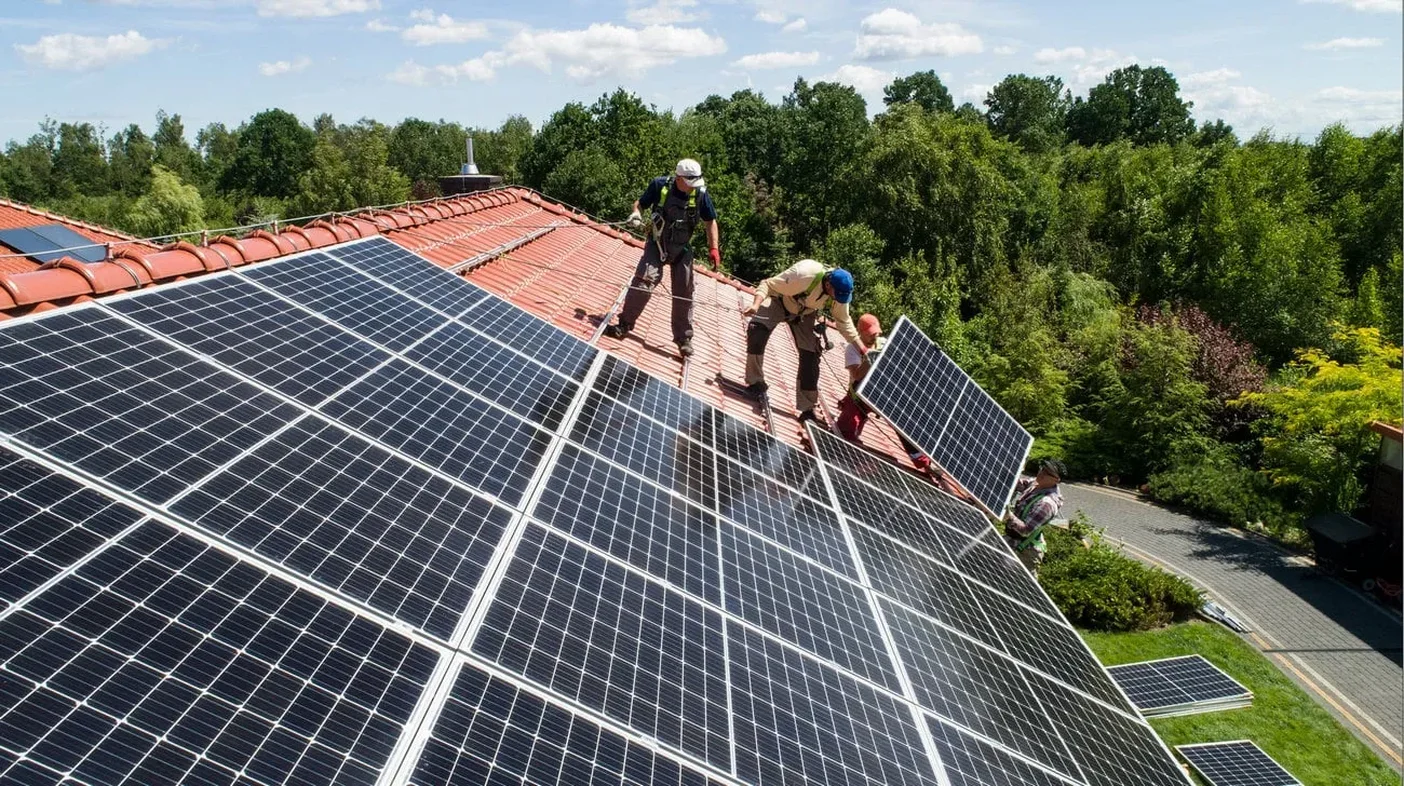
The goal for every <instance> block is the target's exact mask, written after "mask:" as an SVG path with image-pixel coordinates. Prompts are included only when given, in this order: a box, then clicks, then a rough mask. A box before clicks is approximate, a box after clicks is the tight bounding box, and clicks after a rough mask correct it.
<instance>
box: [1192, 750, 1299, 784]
mask: <svg viewBox="0 0 1404 786" xmlns="http://www.w3.org/2000/svg"><path fill="white" fill-rule="evenodd" d="M1175 750H1177V751H1179V752H1180V755H1181V756H1184V757H1185V760H1186V761H1188V762H1189V763H1190V766H1191V767H1193V768H1194V769H1195V771H1196V772H1198V773H1199V774H1200V776H1201V777H1203V778H1204V781H1205V782H1206V783H1208V784H1209V786H1302V782H1301V781H1299V780H1297V779H1296V778H1294V777H1292V774H1291V773H1290V772H1288V771H1287V770H1285V769H1283V768H1282V765H1281V764H1278V763H1277V762H1276V761H1275V760H1273V758H1272V757H1271V756H1269V755H1267V754H1266V753H1264V752H1263V749H1262V748H1259V747H1258V746H1257V745H1256V744H1255V743H1253V742H1251V741H1249V740H1235V741H1233V742H1206V743H1202V744H1198V745H1177V746H1176V747H1175Z"/></svg>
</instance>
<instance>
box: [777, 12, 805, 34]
mask: <svg viewBox="0 0 1404 786" xmlns="http://www.w3.org/2000/svg"><path fill="white" fill-rule="evenodd" d="M806 27H809V23H808V22H806V21H804V17H802V16H801V17H800V18H798V19H795V20H793V21H790V22H786V23H785V26H784V27H782V28H780V32H782V33H803V32H804V30H805V28H806Z"/></svg>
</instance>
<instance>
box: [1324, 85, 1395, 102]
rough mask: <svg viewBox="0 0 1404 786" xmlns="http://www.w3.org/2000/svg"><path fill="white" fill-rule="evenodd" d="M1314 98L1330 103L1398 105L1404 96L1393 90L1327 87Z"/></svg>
mask: <svg viewBox="0 0 1404 786" xmlns="http://www.w3.org/2000/svg"><path fill="white" fill-rule="evenodd" d="M1316 98H1317V100H1320V101H1326V102H1330V103H1347V104H1374V103H1395V104H1397V103H1400V101H1401V100H1404V96H1401V95H1400V94H1399V93H1397V92H1394V91H1393V90H1359V89H1357V88H1354V87H1328V88H1325V89H1324V90H1318V91H1317V92H1316Z"/></svg>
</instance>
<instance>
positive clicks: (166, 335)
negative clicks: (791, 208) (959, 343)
mask: <svg viewBox="0 0 1404 786" xmlns="http://www.w3.org/2000/svg"><path fill="white" fill-rule="evenodd" d="M0 371H3V372H4V377H3V378H4V379H5V380H6V382H5V383H4V384H3V385H0V440H3V442H4V444H5V445H7V446H8V447H9V448H12V449H13V450H12V452H3V448H0V482H3V484H4V485H3V492H4V496H3V497H0V511H3V512H5V513H7V514H9V515H8V519H7V521H8V522H9V523H7V524H6V525H5V526H4V527H3V529H0V602H3V604H4V605H0V781H6V782H9V781H14V782H54V783H57V782H69V783H85V784H109V783H118V782H132V783H141V784H159V783H175V782H189V783H201V784H205V783H212V784H215V783H241V784H316V783H352V784H354V783H367V784H369V783H377V782H384V783H414V784H443V783H454V784H459V783H461V784H480V783H485V782H491V783H497V782H501V783H531V784H582V783H591V784H594V783H599V784H618V783H629V784H651V783H668V784H712V783H716V784H725V783H755V784H773V783H777V784H778V783H784V784H791V783H825V784H854V785H855V786H857V785H859V784H861V785H863V786H877V784H943V783H944V784H954V785H955V786H966V785H971V786H973V784H1095V785H1096V786H1112V784H1117V786H1120V784H1124V783H1133V782H1134V783H1145V784H1152V785H1158V784H1166V785H1167V786H1168V784H1183V783H1184V782H1185V781H1184V779H1183V776H1182V775H1181V774H1180V772H1179V770H1178V768H1177V767H1176V766H1175V764H1174V762H1173V761H1172V760H1171V759H1170V757H1169V754H1168V752H1167V751H1166V749H1165V748H1164V746H1163V745H1161V744H1160V743H1159V741H1158V740H1156V738H1155V737H1154V735H1153V733H1152V732H1151V731H1150V728H1149V727H1148V726H1147V725H1146V724H1145V722H1144V721H1143V720H1141V719H1140V718H1139V717H1137V716H1136V714H1135V713H1134V711H1133V710H1132V709H1131V707H1130V705H1129V704H1127V703H1126V701H1125V699H1124V697H1123V696H1122V695H1121V694H1120V692H1119V691H1118V690H1117V689H1116V687H1115V685H1114V684H1112V683H1111V681H1110V679H1109V678H1108V677H1107V675H1106V672H1105V671H1103V670H1102V669H1101V668H1100V667H1099V666H1098V665H1097V664H1096V662H1095V660H1093V659H1092V656H1091V654H1090V652H1088V651H1087V650H1086V648H1085V646H1082V645H1081V642H1080V640H1079V639H1078V638H1077V636H1076V633H1075V632H1074V631H1072V629H1071V628H1070V627H1068V626H1067V624H1066V622H1065V621H1064V620H1063V619H1062V618H1061V617H1060V616H1059V615H1058V613H1057V610H1056V609H1054V608H1053V607H1052V605H1051V603H1049V601H1048V598H1047V596H1046V595H1044V594H1043V592H1042V591H1041V590H1040V589H1039V588H1038V586H1037V584H1035V583H1034V582H1033V581H1032V580H1031V579H1030V577H1029V575H1028V574H1027V572H1026V571H1023V570H1022V568H1020V566H1019V565H1018V564H1017V563H1016V562H1015V561H1014V560H1013V559H1012V558H1011V557H1010V555H1009V553H1008V550H1007V549H1004V548H1003V547H1002V546H1000V545H998V544H996V545H993V546H991V545H988V544H987V543H986V542H984V539H985V537H986V535H987V534H988V527H986V526H985V525H984V524H983V519H982V517H981V516H980V514H979V513H978V512H976V511H974V510H973V509H971V508H969V507H968V506H965V505H963V504H961V503H959V502H956V501H955V500H953V499H951V498H949V497H946V496H944V495H942V494H940V492H937V491H935V490H934V487H931V486H930V485H929V484H925V483H923V482H921V481H916V480H914V479H912V478H911V477H909V476H907V475H905V473H902V472H900V471H897V470H894V469H893V468H892V467H891V466H888V465H882V464H872V463H870V462H869V461H868V460H867V458H866V457H865V454H862V453H861V452H857V453H855V452H854V451H853V450H852V449H851V446H848V445H846V444H844V443H841V442H837V441H835V440H834V439H833V438H831V437H829V436H828V435H825V434H822V433H820V432H817V431H816V432H812V433H811V441H812V443H813V444H815V445H817V446H818V453H819V457H818V458H816V457H815V456H811V455H808V454H805V453H801V452H799V451H796V450H795V449H794V448H792V447H789V446H787V445H785V444H783V443H781V442H778V441H776V440H774V439H772V438H770V437H769V436H768V435H766V434H764V433H762V432H760V431H757V430H755V429H753V428H751V427H749V426H746V425H744V424H740V423H738V422H736V421H734V420H732V419H731V418H729V417H727V416H726V415H724V414H723V413H721V412H719V411H717V410H715V409H713V408H711V407H708V406H707V405H705V404H702V403H701V402H698V401H696V400H694V399H692V398H690V397H688V396H686V395H684V394H683V393H681V392H680V391H678V390H677V389H676V388H674V387H672V386H669V385H667V384H665V383H662V382H660V381H659V380H656V379H653V378H651V377H648V376H646V375H644V374H642V373H640V372H639V371H638V370H637V369H633V368H630V367H628V366H627V365H625V364H623V363H621V362H620V361H618V360H617V359H613V358H606V357H604V356H602V355H600V354H599V353H598V352H597V351H596V350H595V349H594V348H592V347H590V346H589V345H587V344H585V343H584V342H581V341H578V340H576V339H574V338H572V337H570V336H568V335H567V334H565V333H563V332H561V331H559V330H557V329H555V328H553V327H551V326H550V325H547V324H546V323H544V322H542V321H540V320H537V319H535V318H534V317H532V316H531V315H530V314H527V313H526V312H523V311H521V310H520V309H517V308H516V307H515V306H512V305H511V304H508V303H506V302H505V301H502V300H499V299H497V298H495V297H492V296H489V295H487V294H486V293H484V292H482V290H479V289H478V288H476V287H472V286H471V285H468V284H466V283H464V282H462V281H461V280H460V279H458V278H457V277H455V276H452V275H450V274H447V273H445V272H444V271H442V270H439V269H437V268H435V267H434V266H433V265H431V264H430V263H428V262H426V261H424V260H422V259H420V258H418V257H415V256H414V255H412V254H409V253H407V252H404V251H403V250H401V249H399V248H398V247H396V246H394V245H393V244H390V243H388V242H386V241H384V240H381V239H374V240H371V241H360V242H353V243H350V244H346V245H343V246H338V247H333V248H330V249H325V250H323V251H319V252H313V253H307V254H303V255H297V256H293V257H289V258H287V259H282V260H275V261H272V262H269V263H264V264H261V265H257V266H254V267H252V268H249V269H247V270H246V271H242V272H234V273H222V274H214V275H211V276H208V277H206V278H203V279H198V280H195V281H192V282H188V283H185V284H180V285H175V286H169V287H161V288H157V289H155V290H151V291H146V292H141V293H138V294H135V295H130V296H123V297H118V298H114V299H111V300H109V301H105V302H100V303H97V304H88V305H84V306H81V307H76V308H72V309H68V310H66V311H61V312H58V313H56V314H53V315H50V316H44V317H41V318H36V319H28V320H18V321H15V322H13V323H10V324H5V325H0Z"/></svg>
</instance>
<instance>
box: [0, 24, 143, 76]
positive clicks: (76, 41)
mask: <svg viewBox="0 0 1404 786" xmlns="http://www.w3.org/2000/svg"><path fill="white" fill-rule="evenodd" d="M169 43H170V40H169V39H164V38H147V37H146V36H144V35H142V34H141V33H138V32H137V31H135V30H128V31H127V32H125V33H120V34H118V35H110V36H107V37H100V36H89V35H75V34H74V33H59V34H57V35H46V36H44V37H42V38H40V39H39V40H38V41H35V42H34V43H32V44H15V50H16V51H17V52H19V53H20V56H21V57H23V58H24V60H25V62H27V63H29V64H31V65H36V66H40V67H43V68H49V69H53V70H55V71H91V70H93V69H95V68H102V67H103V66H107V65H111V64H113V63H117V62H121V61H123V60H131V59H133V58H137V57H141V56H142V55H146V54H150V53H151V52H153V51H155V50H157V49H160V48H161V47H163V46H166V45H167V44H169Z"/></svg>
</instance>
